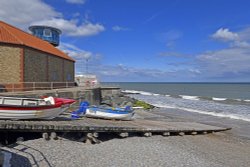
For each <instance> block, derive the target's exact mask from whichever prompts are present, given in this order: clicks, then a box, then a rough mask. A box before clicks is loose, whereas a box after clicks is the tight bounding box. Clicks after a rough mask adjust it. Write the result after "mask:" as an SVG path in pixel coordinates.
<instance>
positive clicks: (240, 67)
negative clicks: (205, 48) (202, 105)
mask: <svg viewBox="0 0 250 167" xmlns="http://www.w3.org/2000/svg"><path fill="white" fill-rule="evenodd" d="M197 60H198V62H197V65H198V66H199V70H200V71H201V72H202V73H203V75H206V76H208V77H223V76H226V75H228V74H230V75H231V78H229V79H232V80H233V79H234V77H237V76H238V75H240V74H243V73H245V74H247V73H248V74H247V75H249V72H250V49H249V48H236V47H235V48H227V49H223V50H218V51H212V52H206V53H203V54H200V55H198V56H197ZM248 77H250V76H248Z"/></svg>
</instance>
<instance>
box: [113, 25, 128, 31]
mask: <svg viewBox="0 0 250 167" xmlns="http://www.w3.org/2000/svg"><path fill="white" fill-rule="evenodd" d="M112 29H113V30H114V31H128V30H129V29H128V28H125V27H121V26H113V27H112Z"/></svg>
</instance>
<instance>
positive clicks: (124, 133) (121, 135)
mask: <svg viewBox="0 0 250 167" xmlns="http://www.w3.org/2000/svg"><path fill="white" fill-rule="evenodd" d="M118 135H119V136H120V137H122V138H125V137H128V136H129V134H128V132H123V133H119V134H118Z"/></svg>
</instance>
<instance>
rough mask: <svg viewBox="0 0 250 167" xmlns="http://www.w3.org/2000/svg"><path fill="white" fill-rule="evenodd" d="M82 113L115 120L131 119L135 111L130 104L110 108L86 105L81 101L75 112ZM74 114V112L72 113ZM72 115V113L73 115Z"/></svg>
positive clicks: (92, 116)
mask: <svg viewBox="0 0 250 167" xmlns="http://www.w3.org/2000/svg"><path fill="white" fill-rule="evenodd" d="M79 113H81V114H80V115H84V116H86V117H91V118H102V119H115V120H131V119H132V117H133V116H134V114H135V112H134V111H133V110H132V109H131V107H130V106H127V107H126V108H111V107H101V106H88V103H86V102H84V103H81V105H80V108H79V110H78V111H75V114H79ZM73 114H74V113H73ZM73 116H74V115H73Z"/></svg>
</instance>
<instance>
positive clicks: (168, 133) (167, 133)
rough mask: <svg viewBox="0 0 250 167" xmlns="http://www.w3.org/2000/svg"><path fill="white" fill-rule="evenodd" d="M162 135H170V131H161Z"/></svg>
mask: <svg viewBox="0 0 250 167" xmlns="http://www.w3.org/2000/svg"><path fill="white" fill-rule="evenodd" d="M162 136H170V132H163V133H162Z"/></svg>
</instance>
